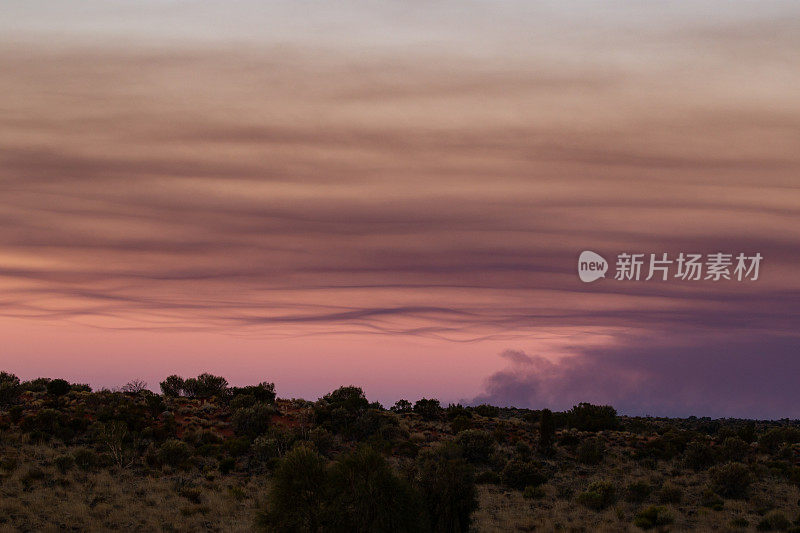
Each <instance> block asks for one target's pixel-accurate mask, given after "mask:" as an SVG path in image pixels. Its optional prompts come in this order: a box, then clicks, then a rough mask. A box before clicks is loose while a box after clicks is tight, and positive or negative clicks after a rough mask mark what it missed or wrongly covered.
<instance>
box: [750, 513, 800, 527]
mask: <svg viewBox="0 0 800 533" xmlns="http://www.w3.org/2000/svg"><path fill="white" fill-rule="evenodd" d="M791 526H792V522H791V521H790V520H789V519H788V518H786V515H785V514H783V513H782V512H780V511H770V512H769V513H767V515H766V516H765V517H764V518H762V519H761V521H760V522H759V523H758V525H757V526H756V529H757V530H759V531H785V530H787V529H789V528H790V527H791Z"/></svg>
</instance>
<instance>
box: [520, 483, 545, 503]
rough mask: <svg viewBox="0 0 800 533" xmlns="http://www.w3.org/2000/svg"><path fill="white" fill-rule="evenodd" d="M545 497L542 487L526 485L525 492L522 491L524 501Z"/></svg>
mask: <svg viewBox="0 0 800 533" xmlns="http://www.w3.org/2000/svg"><path fill="white" fill-rule="evenodd" d="M545 496H547V492H545V490H544V488H543V487H534V486H533V485H528V486H527V487H525V490H523V491H522V497H523V498H525V499H526V500H541V499H542V498H544V497H545Z"/></svg>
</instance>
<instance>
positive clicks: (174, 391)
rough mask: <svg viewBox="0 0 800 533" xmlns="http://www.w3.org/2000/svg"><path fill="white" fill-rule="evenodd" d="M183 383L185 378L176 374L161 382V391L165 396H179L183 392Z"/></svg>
mask: <svg viewBox="0 0 800 533" xmlns="http://www.w3.org/2000/svg"><path fill="white" fill-rule="evenodd" d="M183 385H184V380H183V378H182V377H180V376H176V375H174V374H173V375H172V376H169V377H168V378H167V379H165V380H164V381H162V382H161V383H160V384H159V386H160V387H161V393H162V394H163V395H164V396H169V397H171V398H177V397H178V396H180V395H181V394H183Z"/></svg>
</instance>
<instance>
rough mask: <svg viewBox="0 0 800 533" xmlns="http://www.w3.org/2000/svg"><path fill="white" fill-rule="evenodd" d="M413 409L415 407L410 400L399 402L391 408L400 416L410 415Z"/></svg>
mask: <svg viewBox="0 0 800 533" xmlns="http://www.w3.org/2000/svg"><path fill="white" fill-rule="evenodd" d="M412 409H413V406H412V405H411V402H409V401H408V400H397V402H395V404H394V405H393V406H392V407H391V408H390V410H391V411H392V412H393V413H398V414H405V413H410V412H411V411H412Z"/></svg>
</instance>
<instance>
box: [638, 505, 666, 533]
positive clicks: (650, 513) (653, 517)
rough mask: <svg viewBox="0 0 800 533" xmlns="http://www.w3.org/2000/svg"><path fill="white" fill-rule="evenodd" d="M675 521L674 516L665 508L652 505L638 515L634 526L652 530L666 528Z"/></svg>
mask: <svg viewBox="0 0 800 533" xmlns="http://www.w3.org/2000/svg"><path fill="white" fill-rule="evenodd" d="M673 521H674V519H673V518H672V515H671V514H670V513H669V511H667V509H666V508H665V507H660V506H657V505H652V506H650V507H648V508H646V509H642V510H641V511H639V512H638V513H636V517H635V518H634V521H633V523H634V525H636V526H637V527H640V528H642V529H652V528H654V527H658V526H666V525H669V524H671V523H672V522H673Z"/></svg>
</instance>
